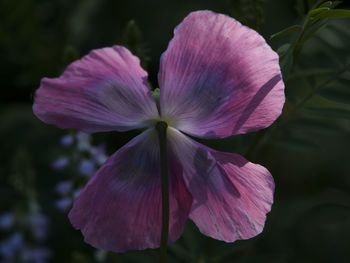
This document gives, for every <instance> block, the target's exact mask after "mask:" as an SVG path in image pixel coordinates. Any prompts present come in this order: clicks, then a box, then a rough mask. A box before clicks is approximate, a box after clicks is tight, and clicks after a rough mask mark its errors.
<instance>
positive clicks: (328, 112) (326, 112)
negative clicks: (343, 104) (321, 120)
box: [304, 108, 350, 120]
mask: <svg viewBox="0 0 350 263" xmlns="http://www.w3.org/2000/svg"><path fill="white" fill-rule="evenodd" d="M304 110H305V111H306V112H308V113H310V114H318V115H321V116H323V117H330V118H338V119H348V120H350V111H349V110H343V109H334V108H304Z"/></svg>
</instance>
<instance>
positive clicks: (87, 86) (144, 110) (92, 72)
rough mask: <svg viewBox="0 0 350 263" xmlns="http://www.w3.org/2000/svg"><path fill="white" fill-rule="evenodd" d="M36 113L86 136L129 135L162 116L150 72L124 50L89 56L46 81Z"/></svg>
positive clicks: (95, 52) (105, 50) (36, 101)
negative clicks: (99, 134) (113, 133)
mask: <svg viewBox="0 0 350 263" xmlns="http://www.w3.org/2000/svg"><path fill="white" fill-rule="evenodd" d="M33 110H34V113H35V115H36V116H37V117H38V118H39V119H41V120H42V121H44V122H46V123H49V124H54V125H57V126H58V127H60V128H76V129H79V130H82V131H85V132H99V131H111V130H117V131H126V130H130V129H134V128H140V127H145V126H147V125H146V123H145V121H147V120H148V119H152V118H156V117H157V116H158V110H157V106H156V104H155V102H154V100H153V98H152V95H151V93H150V90H149V88H148V87H147V73H146V72H145V71H144V70H143V69H142V68H141V66H140V61H139V59H138V58H137V57H135V56H133V55H132V54H131V52H130V51H129V50H127V49H126V48H124V47H120V46H114V47H110V48H102V49H97V50H93V51H91V52H90V53H89V54H88V55H87V56H85V57H83V58H82V59H80V60H77V61H75V62H73V63H72V64H71V65H69V66H68V67H67V69H66V70H65V71H64V73H63V74H62V76H61V77H59V78H53V79H49V78H43V79H42V81H41V86H40V88H39V89H38V90H37V91H36V94H35V99H34V105H33Z"/></svg>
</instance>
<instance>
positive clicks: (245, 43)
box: [158, 11, 285, 138]
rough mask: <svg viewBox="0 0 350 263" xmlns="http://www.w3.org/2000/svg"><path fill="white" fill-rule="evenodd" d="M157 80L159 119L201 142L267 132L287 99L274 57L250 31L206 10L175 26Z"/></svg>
mask: <svg viewBox="0 0 350 263" xmlns="http://www.w3.org/2000/svg"><path fill="white" fill-rule="evenodd" d="M158 78H159V86H160V89H161V90H160V106H161V114H162V116H163V117H164V118H169V119H172V120H173V122H174V123H175V127H176V128H177V129H179V130H181V131H184V132H186V133H189V134H191V135H193V136H198V137H201V138H222V137H227V136H230V135H233V134H240V133H247V132H251V131H255V130H258V129H261V128H265V127H267V126H269V125H270V124H271V123H272V122H274V121H275V119H276V118H277V117H278V116H279V115H280V114H281V111H282V107H283V104H284V101H285V97H284V84H283V81H282V77H281V72H280V67H279V62H278V55H277V54H276V53H275V52H274V51H273V50H272V49H271V48H270V47H269V46H268V45H267V44H266V42H265V40H264V39H263V38H262V37H261V36H260V35H259V34H258V33H257V32H255V31H254V30H252V29H249V28H248V27H246V26H242V25H241V24H240V23H239V22H238V21H236V20H234V19H233V18H230V17H228V16H226V15H222V14H215V13H213V12H210V11H197V12H193V13H191V14H190V15H188V16H187V17H186V18H185V19H184V21H183V22H182V23H181V24H180V25H179V26H177V27H176V29H175V31H174V38H173V39H172V40H171V42H170V43H169V46H168V49H167V50H166V51H165V53H164V54H163V55H162V58H161V66H160V72H159V76H158Z"/></svg>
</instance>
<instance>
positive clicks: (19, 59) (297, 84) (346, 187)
mask: <svg viewBox="0 0 350 263" xmlns="http://www.w3.org/2000/svg"><path fill="white" fill-rule="evenodd" d="M349 7H350V6H349V4H348V3H347V2H346V1H344V2H340V1H317V0H286V1H279V0H226V1H209V0H205V1H202V0H191V1H185V0H181V1H140V0H131V1H111V0H77V1H68V0H55V1H44V0H19V1H11V0H2V1H0V56H1V61H2V63H1V66H0V67H1V68H0V74H1V79H2V81H3V82H2V87H3V88H2V95H1V97H0V100H1V106H0V122H1V124H0V127H1V128H0V145H1V152H0V199H1V203H0V217H1V215H2V214H3V213H5V212H6V211H10V212H12V213H13V214H14V215H15V217H16V220H17V221H20V222H23V220H26V215H27V213H32V212H35V213H42V214H45V215H46V216H47V217H48V218H49V220H50V231H49V232H48V239H47V240H45V241H44V243H40V242H39V243H40V244H41V245H45V246H46V247H47V248H50V250H51V251H52V253H53V257H52V258H51V260H50V262H123V263H124V262H155V261H158V251H157V250H146V251H132V252H127V253H124V254H116V253H107V252H104V251H100V250H96V249H94V248H92V247H90V246H89V245H87V244H85V243H84V242H83V238H82V236H81V234H80V233H79V231H75V230H74V229H73V228H72V227H71V225H70V223H69V221H68V219H67V217H66V215H65V214H64V213H61V212H60V211H58V209H57V208H56V207H55V205H54V204H55V201H56V199H57V194H56V193H55V191H54V189H55V186H56V185H57V184H58V183H59V182H61V181H62V180H67V179H72V178H77V174H78V170H77V169H76V168H77V167H70V168H68V170H66V171H65V172H63V171H57V170H54V169H52V167H51V164H52V162H53V161H54V160H56V159H57V158H59V157H60V156H68V155H69V154H73V155H74V153H73V151H72V150H71V149H70V148H65V147H63V146H62V145H60V139H61V137H62V136H63V135H66V134H72V133H74V132H73V131H68V132H67V131H62V130H59V129H57V128H55V127H52V126H49V125H45V124H43V123H41V122H40V121H39V120H38V119H36V117H35V116H34V115H33V113H32V110H31V104H32V98H31V97H32V94H33V92H34V91H35V89H36V88H37V87H38V86H39V83H40V79H41V78H42V77H44V76H47V77H55V76H58V75H59V74H61V72H62V71H63V70H64V68H65V67H66V66H67V65H68V64H69V63H70V62H72V61H74V60H76V59H77V58H79V57H81V56H83V55H84V54H86V53H87V52H89V50H91V49H95V48H100V47H104V46H110V45H113V44H122V45H125V46H127V47H128V48H129V49H130V50H131V51H132V52H133V53H134V54H136V55H137V56H139V57H140V59H141V61H142V65H143V67H144V68H147V71H148V72H149V82H150V84H151V85H152V87H154V88H156V87H157V73H158V66H159V57H160V55H161V53H162V52H164V50H165V49H166V47H167V44H168V42H169V40H170V39H171V37H172V32H173V29H174V27H175V26H176V25H177V24H178V23H180V22H181V20H182V19H183V18H184V17H185V16H186V15H187V14H188V13H189V12H191V11H193V10H199V9H210V10H213V11H216V12H220V13H225V14H228V15H231V16H232V17H234V18H236V19H237V20H239V21H240V22H242V23H243V24H245V25H248V26H250V27H252V28H254V29H255V30H257V31H259V32H260V33H261V34H263V36H264V37H265V39H266V40H267V41H268V42H269V44H270V45H271V46H272V48H273V49H274V50H276V51H277V52H278V53H279V55H280V64H281V68H282V71H283V78H284V81H285V85H286V99H287V100H286V104H285V107H284V110H283V114H282V116H281V117H280V118H279V119H278V120H277V121H276V122H275V123H274V124H273V125H272V126H271V127H269V128H268V129H265V130H263V131H259V132H256V133H252V134H246V135H238V136H233V137H230V138H226V139H224V140H211V141H205V140H201V142H202V143H205V144H206V145H209V146H210V147H213V148H215V149H217V150H222V151H228V152H236V153H240V154H243V155H244V156H245V157H247V158H248V159H249V160H250V161H252V162H255V163H260V164H262V165H264V166H265V167H267V168H268V169H269V170H270V171H271V173H272V174H273V176H274V178H275V182H276V193H275V203H274V206H273V208H272V211H271V212H270V213H269V215H268V218H267V221H266V227H265V229H264V232H263V233H262V234H261V235H259V236H257V237H255V238H253V239H250V240H244V241H237V242H235V243H233V244H228V243H224V242H220V241H217V240H213V239H210V238H208V237H205V236H203V235H202V234H200V233H199V231H198V229H197V228H196V227H195V226H194V224H193V223H191V222H188V223H187V224H186V227H185V231H184V233H183V235H182V236H181V238H180V239H179V241H178V242H176V243H175V244H173V245H171V246H170V248H169V262H197V263H202V262H203V263H204V262H235V263H248V262H253V263H254V262H258V263H264V262H269V263H274V262H301V263H304V262H305V263H309V262H321V263H325V262H337V263H338V262H339V263H343V262H344V263H346V262H350V252H349V249H348V245H349V244H350V177H349V174H350V163H349V148H350V125H349V119H350V106H349V102H350V90H349V87H350V54H349V46H350V31H349V27H350V19H349V18H347V17H349V11H348V9H349ZM271 36H272V37H271ZM138 132H139V131H133V132H127V133H105V134H96V135H93V137H92V143H93V144H94V145H97V144H99V143H101V142H105V143H106V146H107V152H108V154H112V153H113V152H114V151H116V150H117V149H118V148H120V147H122V146H123V145H124V144H125V143H126V142H127V141H129V140H130V139H131V138H132V137H133V136H135V134H137V133H138ZM74 158H78V159H76V160H79V158H86V155H81V156H80V155H78V157H74ZM33 207H34V208H33ZM17 221H16V222H17ZM20 225H21V224H19V225H18V224H17V225H16V226H14V228H12V230H8V231H7V230H6V231H7V232H6V231H5V232H1V231H0V240H5V239H6V238H7V237H8V236H10V235H11V233H12V232H18V231H22V229H25V226H23V225H21V226H20ZM9 231H12V232H9ZM23 231H25V233H26V234H25V237H26V240H33V238H31V237H30V235H28V233H27V231H28V230H23ZM31 242H33V244H34V243H35V242H36V241H31ZM35 244H36V243H35ZM33 262H34V261H33Z"/></svg>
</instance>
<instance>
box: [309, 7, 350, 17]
mask: <svg viewBox="0 0 350 263" xmlns="http://www.w3.org/2000/svg"><path fill="white" fill-rule="evenodd" d="M331 17H338V18H340V17H350V10H346V9H332V10H328V11H326V12H322V13H318V14H316V15H315V16H313V17H312V18H313V19H316V18H331Z"/></svg>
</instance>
